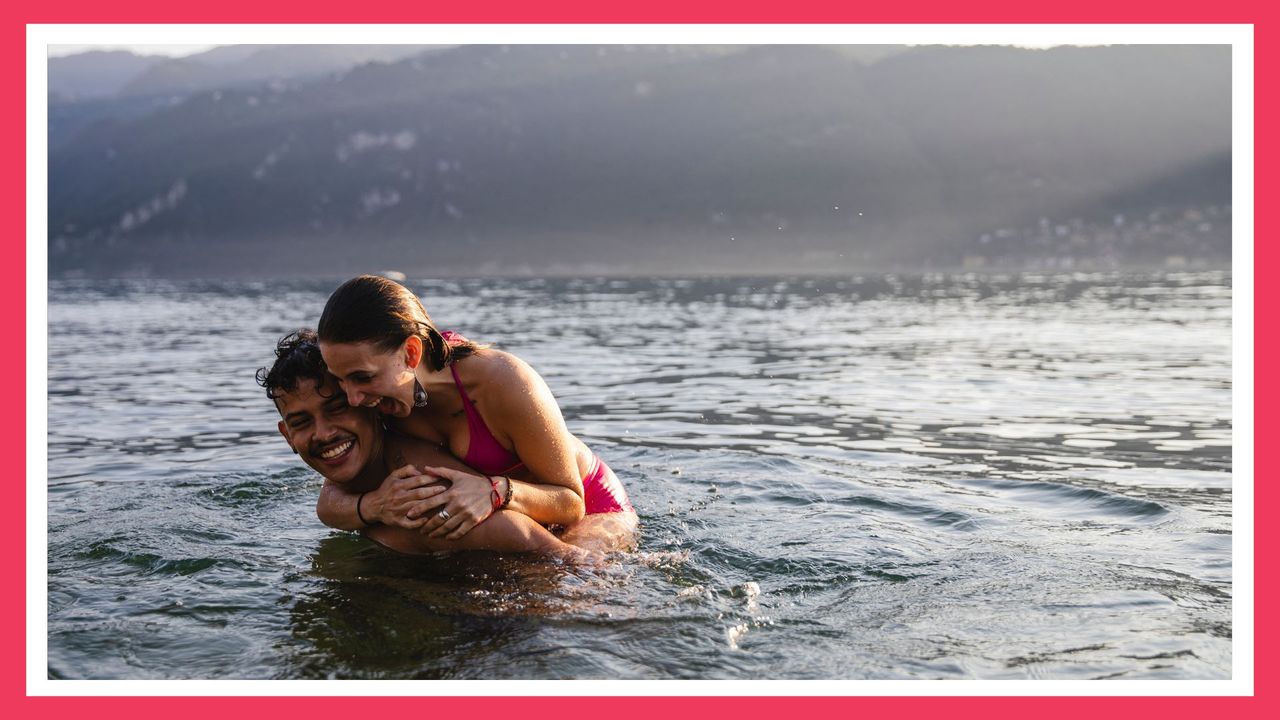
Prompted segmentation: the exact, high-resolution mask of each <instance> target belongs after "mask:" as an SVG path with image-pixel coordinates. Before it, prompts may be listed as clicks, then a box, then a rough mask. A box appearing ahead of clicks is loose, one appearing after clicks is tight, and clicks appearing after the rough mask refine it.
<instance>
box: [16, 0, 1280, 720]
mask: <svg viewBox="0 0 1280 720" xmlns="http://www.w3.org/2000/svg"><path fill="white" fill-rule="evenodd" d="M1267 6H1268V3H1266V2H1263V0H1221V1H1219V2H1216V3H1204V2H1194V3H1193V2H1188V1H1186V0H1169V1H1167V2H1161V3H1155V2H1150V1H1149V0H1143V1H1141V2H1129V3H1125V4H1124V5H1121V4H1120V3H1118V2H1116V1H1115V0H1075V2H1072V3H1070V4H1067V3H1028V2H1026V0H1018V1H1014V0H994V1H992V0H987V1H986V2H984V3H983V5H982V6H981V7H976V6H975V5H974V4H973V3H956V2H952V1H949V0H926V1H925V2H915V3H890V4H886V5H879V4H876V5H859V4H856V3H849V2H836V1H834V0H800V1H799V2H795V1H793V2H788V3H783V4H778V3H755V4H754V5H753V4H749V3H747V2H730V1H728V0H704V1H703V2H701V3H698V4H694V3H691V2H689V1H688V0H650V1H649V2H646V3H643V4H636V6H635V7H627V6H612V7H611V6H608V5H606V4H604V3H600V2H598V1H596V2H589V1H588V0H554V2H553V3H548V2H541V3H532V2H517V1H516V0H498V1H497V2H494V1H493V0H489V1H488V2H483V3H459V4H457V5H443V4H432V5H428V4H426V3H423V2H421V0H418V2H414V1H413V0H383V2H380V3H377V4H375V5H361V4H354V5H353V4H344V5H342V6H335V7H322V6H320V5H319V4H318V3H315V2H302V1H300V0H285V1H281V0H276V1H275V2H271V3H264V2H261V0H257V1H254V0H222V1H221V2H218V3H216V4H213V5H196V4H192V5H183V4H181V3H179V4H175V3H173V2H172V0H117V1H116V2H109V3H104V2H87V1H86V0H61V1H60V2H58V4H57V5H56V6H53V7H45V8H40V9H36V8H32V7H27V6H24V5H19V4H15V5H11V6H8V7H6V8H5V9H4V10H0V13H2V14H3V18H4V19H3V21H2V22H0V28H3V34H2V35H0V37H4V38H8V42H7V44H3V45H0V57H3V58H6V59H7V62H4V63H3V64H2V65H0V73H2V76H3V78H4V85H5V86H6V87H8V88H9V93H10V97H13V96H14V95H21V96H22V97H23V99H24V103H23V107H24V112H23V113H21V114H19V113H18V112H15V111H12V110H11V111H10V112H8V113H4V114H3V116H0V117H2V118H3V119H0V123H3V124H4V126H5V128H4V129H5V131H6V132H4V135H3V136H4V137H7V138H9V140H7V141H6V142H5V143H4V144H3V145H2V146H0V147H3V148H4V149H3V151H2V152H0V157H4V158H6V159H7V160H8V162H6V163H5V165H4V171H3V183H4V187H5V189H6V190H7V192H4V193H2V194H0V203H2V207H3V208H4V210H5V212H4V216H5V217H9V218H11V220H10V221H9V223H10V226H11V231H12V232H13V233H14V235H13V236H12V239H11V240H10V241H8V242H5V243H0V267H6V268H9V273H10V275H11V279H10V281H9V282H8V283H5V284H3V285H0V299H2V301H3V304H4V306H6V307H9V308H11V311H10V314H9V317H10V318H11V319H10V321H9V322H10V329H11V330H12V331H13V332H14V334H15V335H16V336H18V337H20V338H22V341H21V342H20V345H21V351H19V350H18V349H11V350H10V352H8V353H6V354H4V356H3V358H4V359H3V366H4V369H5V370H6V371H7V372H5V376H6V377H10V378H19V377H21V378H25V377H26V372H25V370H26V359H25V349H26V343H25V337H26V335H25V333H26V320H25V317H26V314H25V309H26V274H25V268H26V250H27V247H26V222H25V220H24V221H23V223H22V224H21V227H19V223H18V220H17V219H18V218H25V217H26V216H25V212H26V205H25V202H26V198H25V192H24V190H25V187H26V174H25V173H26V168H25V160H26V149H25V142H26V140H25V138H26V133H25V128H26V113H25V89H26V56H25V53H26V28H25V26H26V25H27V24H29V23H30V24H41V23H49V24H57V23H299V22H305V23H392V22H418V23H439V24H442V23H493V22H503V23H534V22H536V23H663V22H668V23H913V22H929V23H1144V24H1151V23H1232V24H1251V25H1253V26H1254V43H1255V54H1254V61H1255V65H1254V73H1255V80H1254V92H1255V98H1254V102H1255V111H1254V121H1255V127H1257V128H1266V127H1272V128H1274V127H1277V125H1273V124H1272V123H1276V122H1277V113H1276V106H1275V96H1274V95H1272V94H1271V91H1272V88H1271V86H1270V85H1269V83H1268V81H1269V80H1271V79H1272V78H1274V73H1273V71H1274V69H1275V64H1276V56H1277V54H1278V53H1280V50H1278V49H1277V47H1278V43H1277V25H1276V24H1274V23H1273V18H1272V15H1273V14H1274V12H1273V11H1271V10H1270V9H1269V8H1268V7H1267ZM1272 138H1273V136H1272V135H1271V134H1269V133H1268V132H1265V131H1264V132H1260V133H1255V138H1254V142H1255V163H1256V167H1257V170H1256V171H1255V184H1254V195H1255V207H1258V208H1264V207H1267V206H1268V203H1266V202H1264V201H1262V200H1264V199H1265V198H1267V197H1272V196H1273V195H1274V192H1273V186H1274V185H1273V180H1272V177H1273V175H1274V173H1273V171H1271V167H1270V164H1269V162H1266V161H1267V160H1273V159H1275V156H1276V150H1275V142H1274V141H1273V139H1272ZM20 143H21V144H20ZM1254 221H1255V237H1272V236H1274V230H1275V227H1276V223H1275V222H1274V221H1273V220H1272V219H1271V217H1270V216H1267V215H1263V214H1260V213H1255V218H1254ZM1254 252H1255V258H1254V278H1255V285H1256V290H1255V297H1254V298H1253V301H1254V307H1255V313H1256V317H1257V320H1256V321H1255V322H1256V323H1257V324H1258V325H1255V338H1254V342H1255V350H1254V357H1255V365H1256V368H1255V377H1254V382H1255V387H1254V401H1255V404H1256V405H1257V407H1259V408H1265V407H1269V405H1270V403H1269V402H1268V401H1269V400H1272V399H1274V398H1275V397H1276V394H1277V387H1276V385H1277V383H1276V381H1275V380H1273V379H1272V378H1271V377H1270V376H1268V375H1267V374H1266V373H1265V372H1262V369H1263V368H1264V367H1265V363H1264V362H1263V360H1264V358H1265V357H1267V356H1268V355H1269V354H1271V353H1270V352H1268V351H1271V350H1277V349H1280V348H1277V344H1278V343H1277V341H1276V340H1275V339H1273V337H1272V336H1269V335H1267V334H1265V333H1258V332H1257V328H1258V327H1259V326H1262V327H1265V325H1266V323H1267V318H1269V317H1271V316H1270V312H1271V311H1276V310H1278V309H1280V298H1278V297H1277V293H1278V292H1280V284H1270V283H1266V282H1258V280H1260V279H1262V277H1263V275H1264V271H1269V270H1272V269H1275V268H1276V267H1277V262H1276V255H1277V252H1278V251H1277V249H1276V248H1274V247H1273V246H1272V245H1271V244H1270V243H1261V244H1257V243H1255V248H1254ZM16 308H22V309H23V311H22V312H17V311H16V310H12V309H16ZM0 418H2V421H3V428H4V431H5V432H4V436H5V438H6V440H5V443H4V444H5V446H6V448H7V449H8V450H9V453H10V456H11V457H20V458H23V460H22V463H21V465H22V469H23V471H24V472H23V477H24V478H25V469H26V459H25V444H24V443H25V431H26V398H22V399H21V400H20V401H19V402H11V403H10V405H9V406H7V407H6V408H5V409H4V411H3V413H2V414H0ZM1276 426H1277V422H1276V420H1274V419H1273V418H1272V417H1271V416H1270V415H1269V414H1266V413H1264V414H1257V413H1255V425H1254V428H1255V430H1254V434H1255V438H1256V437H1266V436H1268V435H1269V431H1270V430H1273V429H1275V428H1276ZM1277 457H1280V456H1274V455H1270V454H1269V453H1261V452H1260V453H1257V454H1256V457H1255V471H1254V472H1255V477H1256V478H1267V477H1274V476H1275V474H1276V473H1275V471H1276V468H1277ZM1276 492H1277V489H1276V488H1275V487H1273V486H1272V485H1271V483H1270V482H1262V483H1255V512H1254V516H1255V519H1256V518H1257V517H1258V512H1257V510H1256V509H1257V508H1264V507H1268V508H1274V507H1276V502H1275V498H1276ZM18 494H19V498H16V503H14V504H16V506H17V507H19V508H24V507H25V502H26V497H25V496H26V487H25V483H23V484H19V485H18ZM11 500H15V498H13V497H12V495H11ZM11 507H12V505H11ZM0 538H3V539H4V541H5V543H4V545H5V546H6V547H9V548H10V551H9V552H7V553H5V555H4V558H3V561H2V562H3V565H4V568H5V570H6V571H7V572H6V573H5V575H6V576H8V577H10V578H22V579H23V583H22V585H23V590H22V591H19V589H18V588H17V587H14V585H17V583H13V584H12V585H11V586H10V591H9V592H7V593H5V595H4V601H3V602H4V604H5V605H6V606H7V608H6V610H7V612H5V613H3V620H0V623H2V625H0V628H2V632H3V636H5V637H9V638H16V637H23V638H24V640H26V639H27V638H26V610H27V608H26V593H25V577H26V554H25V547H26V523H25V519H24V521H23V522H21V523H13V522H9V523H4V524H3V525H2V526H0ZM19 549H22V550H21V551H20V550H19ZM1276 550H1277V547H1276V530H1275V526H1273V525H1270V524H1269V523H1260V524H1257V526H1256V532H1255V537H1254V551H1255V557H1256V561H1255V601H1256V600H1257V599H1260V598H1266V597H1275V596H1276V595H1275V593H1274V592H1271V591H1272V590H1274V589H1275V585H1276V581H1275V579H1274V576H1272V575H1271V574H1270V573H1269V572H1266V569H1267V568H1268V567H1273V566H1274V562H1273V561H1272V558H1274V557H1275V554H1276V553H1275V551H1276ZM1256 604H1257V606H1258V607H1263V606H1262V605H1261V603H1256ZM1254 622H1255V625H1254V633H1255V640H1254V642H1255V647H1256V648H1257V650H1256V651H1255V657H1254V662H1255V665H1254V673H1255V674H1254V687H1255V695H1254V696H1252V697H1244V698H1205V697H1175V698H1145V697H1143V698H1135V697H1120V698H1107V697H1052V698H1046V697H1039V698H1027V697H904V698H891V697H851V698H843V697H799V698H788V697H781V698H768V697H763V698H751V697H731V698H714V697H688V698H683V697H629V698H627V700H626V702H617V701H616V700H615V701H608V705H609V708H608V710H607V713H608V714H609V716H610V720H628V719H629V718H644V719H645V720H651V719H652V718H654V717H662V716H664V715H668V716H669V715H676V716H686V715H687V716H711V717H715V716H720V715H722V714H725V715H729V716H736V717H779V716H783V717H785V716H794V715H795V714H797V713H802V714H814V715H817V716H819V717H822V716H827V715H832V716H834V715H837V714H839V715H840V716H849V715H852V714H854V713H858V714H861V715H871V714H885V715H901V714H903V713H906V714H908V715H910V716H914V715H917V714H919V715H926V714H927V715H929V716H932V717H956V716H961V717H967V716H978V715H981V716H982V717H983V718H1004V717H1009V718H1019V719H1020V720H1021V719H1023V718H1026V717H1027V716H1028V715H1031V714H1034V716H1036V717H1037V718H1038V719H1043V720H1048V719H1049V718H1058V717H1063V718H1065V717H1072V718H1075V717H1078V716H1080V715H1085V714H1088V715H1104V716H1113V715H1114V716H1126V717H1129V716H1139V717H1140V716H1156V717H1161V718H1181V717H1188V718H1197V719H1202V718H1205V717H1207V716H1212V715H1215V714H1221V715H1227V716H1229V717H1232V718H1244V717H1265V716H1269V717H1280V708H1278V707H1277V703H1276V702H1275V698H1276V696H1277V693H1280V691H1277V690H1276V689H1274V688H1273V687H1272V686H1271V685H1270V683H1269V682H1268V681H1269V680H1272V679H1275V677H1276V675H1275V672H1274V667H1275V663H1274V661H1273V660H1272V658H1271V656H1270V654H1269V653H1268V652H1267V651H1268V650H1269V649H1270V646H1271V643H1272V642H1273V641H1274V640H1275V639H1276V620H1275V618H1274V616H1272V615H1271V614H1270V613H1266V612H1263V613H1256V612H1255V618H1254ZM25 650H26V648H25V642H24V643H23V644H18V643H9V644H8V647H7V648H6V650H5V651H4V653H3V660H2V662H3V666H2V668H0V669H2V671H3V672H2V673H0V677H3V680H2V681H0V682H3V691H2V694H0V707H4V708H5V709H7V710H8V713H9V715H10V716H13V717H63V716H76V717H84V716H86V715H93V716H102V715H106V716H108V717H124V716H126V715H127V716H128V717H130V718H146V717H164V718H173V717H181V718H184V719H189V720H197V719H198V718H218V720H224V718H225V717H226V716H227V715H234V716H236V717H266V716H271V717H278V716H282V715H286V714H297V715H301V714H310V715H314V716H315V717H331V716H338V715H343V716H347V715H356V714H360V715H365V716H368V715H372V714H382V713H393V714H400V713H405V714H410V715H413V716H416V715H419V714H421V713H424V712H425V713H429V714H431V715H443V716H446V717H456V718H472V717H475V716H476V715H477V714H479V715H480V716H482V717H487V716H491V715H498V714H503V715H509V716H513V717H515V716H522V715H523V716H528V715H530V714H533V715H539V714H543V713H546V714H551V713H555V714H556V715H564V716H574V715H578V714H583V715H585V714H587V713H589V712H592V711H594V712H600V710H601V708H600V704H601V702H602V701H601V700H599V699H596V698H590V697H511V698H503V697H497V698H470V697H447V698H440V697H433V698H431V699H430V701H429V703H424V702H423V701H422V699H419V698H413V697H395V698H378V697H368V698H365V697H206V698H199V699H193V698H163V697H141V698H139V697H120V698H116V697H77V698H63V697H58V698H52V697H50V698H46V697H30V696H28V695H27V694H26V676H27V670H26V652H25ZM1267 707H1271V708H1272V709H1271V710H1270V711H1268V710H1266V708H1267Z"/></svg>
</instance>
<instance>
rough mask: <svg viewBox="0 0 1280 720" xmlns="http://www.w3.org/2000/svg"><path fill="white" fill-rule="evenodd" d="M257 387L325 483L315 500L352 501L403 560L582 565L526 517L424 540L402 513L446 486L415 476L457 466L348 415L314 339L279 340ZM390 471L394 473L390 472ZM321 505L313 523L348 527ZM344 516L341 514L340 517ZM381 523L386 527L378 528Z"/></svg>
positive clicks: (371, 530)
mask: <svg viewBox="0 0 1280 720" xmlns="http://www.w3.org/2000/svg"><path fill="white" fill-rule="evenodd" d="M258 384H260V385H261V386H262V387H263V388H265V389H266V391H267V396H268V397H270V398H271V399H272V400H273V401H274V402H275V405H276V409H277V410H279V411H280V418H281V419H280V422H279V429H280V434H281V435H283V436H284V439H285V441H286V442H288V443H289V447H290V448H292V449H293V451H294V452H295V453H297V454H298V456H299V457H301V458H302V461H303V462H305V463H306V464H307V465H309V466H311V468H312V469H314V470H315V471H316V472H318V473H320V474H321V475H323V476H324V478H325V483H324V487H323V488H322V489H321V497H322V498H323V497H325V493H326V491H330V492H332V491H333V488H334V487H335V486H340V487H343V488H345V489H346V490H347V491H348V493H359V495H356V498H357V499H356V501H355V503H354V505H355V507H354V515H353V517H355V518H359V520H357V521H356V522H357V523H359V524H358V525H355V526H353V527H347V528H345V529H358V530H360V532H362V533H364V534H365V535H366V536H367V537H369V538H370V539H372V540H374V541H376V542H378V543H380V544H382V545H385V546H387V547H389V548H391V549H393V550H398V551H400V552H405V553H427V552H434V551H439V550H495V551H505V552H537V553H541V554H547V555H552V556H555V557H559V558H562V559H566V560H573V561H586V560H591V559H592V558H593V555H592V554H591V553H589V552H587V551H585V550H582V549H581V548H577V547H574V546H572V545H569V544H567V543H564V542H562V541H560V539H559V538H557V537H556V536H554V535H552V534H551V533H550V532H549V531H547V529H546V528H544V527H542V526H541V525H539V524H538V523H536V522H534V521H533V520H532V519H530V518H529V517H528V516H526V515H522V514H520V513H515V512H509V511H506V510H496V511H495V512H494V513H493V515H491V516H490V517H489V518H488V519H487V520H485V521H484V522H482V523H481V524H480V525H478V526H476V527H475V528H474V529H472V530H471V531H470V532H468V533H467V534H466V535H464V536H462V537H461V538H459V539H457V540H443V539H439V538H430V537H427V536H425V535H423V534H422V533H420V532H418V530H417V529H416V526H420V525H422V524H424V523H425V522H426V521H427V519H429V518H430V517H431V514H432V513H427V514H425V515H423V516H422V517H420V518H418V519H417V520H415V521H410V520H407V519H406V518H405V513H404V508H405V507H407V506H408V505H411V504H413V503H416V502H418V501H420V500H422V499H425V498H426V497H429V496H430V494H432V493H434V492H435V491H434V490H429V488H431V487H432V486H436V485H440V484H441V483H447V482H448V481H447V480H441V479H439V478H433V477H429V476H423V475H421V474H420V473H419V472H418V470H417V468H418V467H428V466H431V467H441V468H448V469H453V470H459V471H465V470H468V469H469V468H467V467H466V466H465V465H463V464H462V463H461V462H459V461H458V460H456V459H455V458H453V457H452V456H451V455H449V454H447V453H445V452H442V451H441V450H440V449H439V448H437V447H435V446H434V445H431V444H429V443H425V442H422V441H420V440H417V439H414V438H408V437H405V436H402V435H398V434H395V433H391V432H389V431H387V430H385V429H384V428H383V426H382V422H381V420H380V418H379V416H378V414H377V411H376V410H373V409H371V408H361V407H351V406H350V405H349V404H348V403H347V398H346V395H345V394H344V393H343V392H342V390H341V389H339V388H338V385H337V382H335V381H334V379H333V377H332V376H331V375H329V373H328V371H327V370H326V368H325V365H324V361H323V359H321V357H320V349H319V347H318V346H317V345H316V337H315V333H313V332H311V331H309V330H302V331H299V332H296V333H293V334H291V335H288V336H286V337H285V338H283V339H281V340H280V342H279V343H278V344H277V346H276V361H275V363H274V364H273V365H272V367H271V368H270V369H269V370H268V369H267V368H262V369H261V370H259V371H258ZM392 468H396V470H395V471H394V472H391V469H392ZM323 505H324V503H318V504H317V514H318V515H320V519H321V520H322V521H324V522H325V523H326V524H328V525H331V526H338V527H342V526H343V525H345V524H346V523H347V522H350V521H349V520H347V521H344V520H342V519H341V518H338V517H326V516H325V515H324V514H322V513H321V507H322V506H323ZM344 514H345V513H344ZM384 521H388V522H384Z"/></svg>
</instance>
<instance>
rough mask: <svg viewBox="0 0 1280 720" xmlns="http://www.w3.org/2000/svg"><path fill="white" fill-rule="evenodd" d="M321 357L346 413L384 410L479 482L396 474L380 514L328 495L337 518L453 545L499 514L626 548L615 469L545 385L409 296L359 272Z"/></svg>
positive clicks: (445, 472)
mask: <svg viewBox="0 0 1280 720" xmlns="http://www.w3.org/2000/svg"><path fill="white" fill-rule="evenodd" d="M318 334H319V336H320V352H321V354H322V355H323V356H324V360H325V364H326V365H328V367H329V372H331V373H333V375H334V376H336V377H337V378H338V382H339V383H340V384H341V386H342V389H343V390H345V391H346V393H347V401H348V402H349V403H350V404H351V405H364V406H370V407H377V408H378V410H379V411H380V412H382V414H383V415H384V417H386V418H387V420H388V424H389V425H390V427H391V428H392V429H394V430H395V431H397V432H400V433H404V434H406V435H411V436H414V437H418V438H422V439H424V440H427V441H430V442H434V443H437V444H439V445H440V446H441V447H443V448H445V449H447V450H448V451H449V452H451V453H452V454H453V455H454V456H455V457H457V458H458V459H460V460H462V462H463V463H465V464H467V465H469V466H471V467H473V468H475V469H477V470H479V471H480V472H481V473H483V475H474V474H471V473H466V472H460V471H457V470H452V469H449V468H437V467H433V468H423V470H424V472H425V473H426V474H427V475H429V476H434V477H442V478H445V479H446V480H449V481H450V485H449V487H447V488H446V487H442V486H440V485H435V486H426V484H427V483H430V482H434V481H435V480H434V477H424V476H419V475H417V474H416V473H413V472H411V471H405V470H401V471H397V472H396V473H392V476H391V477H389V478H388V482H391V483H393V488H394V494H393V495H391V496H390V497H388V496H387V495H386V494H381V497H380V498H379V499H380V502H381V504H380V505H379V506H377V507H361V505H362V504H361V502H360V498H358V497H355V498H353V497H341V496H331V497H329V498H324V497H322V498H321V502H322V503H326V502H327V503H329V505H330V507H328V508H326V510H327V511H328V512H329V513H330V514H335V513H337V514H344V515H345V514H349V513H347V509H348V508H355V509H356V510H357V511H361V510H363V513H361V512H357V513H356V514H357V516H359V517H360V518H361V521H363V520H364V519H368V518H369V517H373V518H376V519H378V520H381V521H384V522H385V521H387V520H391V521H392V522H395V523H396V524H399V525H403V526H411V525H416V524H418V520H419V518H420V517H423V516H425V515H426V514H427V512H429V511H430V510H431V509H432V508H435V507H441V508H442V510H441V511H440V512H439V513H438V514H436V515H435V517H432V518H431V519H429V520H426V521H425V522H423V523H421V529H422V532H424V533H426V534H427V535H428V536H429V537H443V538H446V539H456V538H459V537H462V536H463V535H464V534H466V533H467V531H469V530H471V528H473V527H475V526H476V525H477V524H479V523H480V522H483V521H484V519H485V518H487V517H488V516H489V515H490V514H492V513H493V512H495V511H496V510H499V509H504V508H505V509H509V510H514V511H516V512H521V513H524V514H525V515H528V516H529V517H531V518H533V519H534V520H536V521H537V522H539V523H542V524H545V525H561V526H565V527H567V528H568V529H567V530H566V531H565V535H564V539H565V541H566V542H574V543H575V544H582V543H581V542H580V540H582V539H584V538H586V539H590V538H596V539H597V542H588V543H587V544H588V545H594V546H596V547H597V548H598V549H614V548H618V547H623V546H629V545H631V544H632V542H633V537H632V536H633V534H634V531H635V527H636V514H635V510H634V509H633V508H632V506H631V503H630V502H629V501H628V499H627V493H626V491H625V490H624V489H623V488H622V484H621V483H620V482H619V481H618V478H617V476H616V475H614V473H613V471H612V470H610V469H609V467H608V466H607V465H605V464H604V462H603V461H602V460H600V458H599V457H598V456H596V455H595V454H594V453H592V452H591V451H590V450H589V449H587V446H586V445H585V444H583V442H582V441H581V440H579V439H578V438H577V437H575V436H574V435H573V434H572V433H570V432H569V430H568V428H566V427H565V424H564V418H563V416H562V415H561V413H560V407H559V405H557V404H556V401H555V398H554V397H552V395H551V391H550V389H548V388H547V384H546V383H545V382H544V381H543V380H542V378H541V377H540V376H539V375H538V374H537V373H536V372H534V370H533V369H532V368H530V367H529V366H528V365H527V364H526V363H525V362H524V361H522V360H520V359H519V358H517V357H515V356H514V355H511V354H509V353H505V352H501V351H499V350H494V349H491V348H488V347H485V346H482V345H477V344H476V343H473V342H471V341H470V340H467V339H465V338H463V337H461V336H459V335H456V334H453V333H449V332H443V333H442V332H440V331H439V330H437V329H436V327H435V325H434V324H433V323H432V322H431V318H430V317H429V316H428V315H427V312H426V310H425V309H424V308H423V307H422V303H421V302H420V301H419V300H418V298H417V296H415V295H414V294H413V293H412V292H410V291H409V290H408V289H407V288H405V287H404V286H402V285H400V284H399V283H396V282H393V281H391V280H388V279H386V278H381V277H376V276H372V275H364V276H361V277H358V278H355V279H353V280H349V281H347V282H346V283H343V285H342V286H341V287H339V288H338V289H337V290H336V291H334V293H333V295H331V296H330V297H329V302H328V303H327V304H326V305H325V308H324V313H323V314H322V315H321V316H320V324H319V327H318Z"/></svg>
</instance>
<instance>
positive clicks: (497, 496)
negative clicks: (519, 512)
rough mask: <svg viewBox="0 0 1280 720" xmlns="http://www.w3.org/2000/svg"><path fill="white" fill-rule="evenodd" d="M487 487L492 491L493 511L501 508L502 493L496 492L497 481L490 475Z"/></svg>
mask: <svg viewBox="0 0 1280 720" xmlns="http://www.w3.org/2000/svg"><path fill="white" fill-rule="evenodd" d="M489 487H490V488H492V490H491V492H492V493H493V512H498V511H499V510H501V509H502V493H500V492H498V481H497V480H496V479H494V478H492V477H490V478H489Z"/></svg>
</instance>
